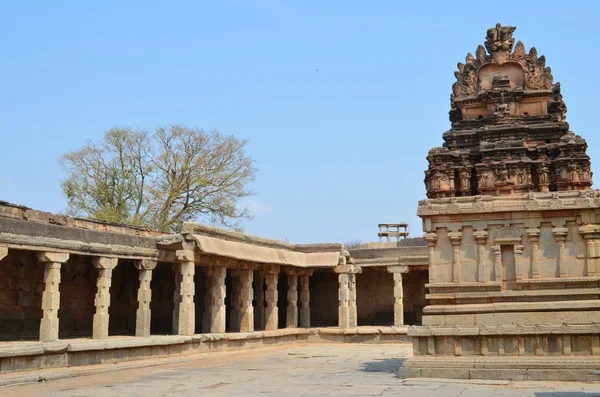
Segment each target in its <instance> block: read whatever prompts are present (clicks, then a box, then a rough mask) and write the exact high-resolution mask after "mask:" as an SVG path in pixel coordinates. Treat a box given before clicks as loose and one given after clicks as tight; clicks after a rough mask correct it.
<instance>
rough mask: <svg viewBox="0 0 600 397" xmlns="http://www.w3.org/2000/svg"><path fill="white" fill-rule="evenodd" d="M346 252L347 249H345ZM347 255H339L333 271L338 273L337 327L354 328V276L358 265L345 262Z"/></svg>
mask: <svg viewBox="0 0 600 397" xmlns="http://www.w3.org/2000/svg"><path fill="white" fill-rule="evenodd" d="M346 252H347V251H346ZM348 256H349V255H342V256H340V261H339V263H340V264H339V265H338V266H336V267H335V268H334V269H333V271H334V272H336V273H338V282H339V287H338V288H339V289H338V300H339V306H338V327H340V328H354V327H356V324H357V318H356V276H355V274H356V273H358V272H359V271H360V267H358V266H354V265H352V264H347V262H348V260H350V261H351V260H352V259H348V258H347V257H348Z"/></svg>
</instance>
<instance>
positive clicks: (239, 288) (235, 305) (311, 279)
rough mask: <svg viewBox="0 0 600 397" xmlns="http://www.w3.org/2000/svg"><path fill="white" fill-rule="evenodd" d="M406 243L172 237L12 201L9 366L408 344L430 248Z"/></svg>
mask: <svg viewBox="0 0 600 397" xmlns="http://www.w3.org/2000/svg"><path fill="white" fill-rule="evenodd" d="M402 242H403V245H402V246H398V247H395V248H391V247H385V246H376V247H371V248H369V249H359V250H356V254H355V255H356V259H355V258H354V257H353V256H352V255H351V253H350V252H349V251H347V250H345V249H344V248H343V246H342V244H312V245H294V244H289V243H287V242H282V241H276V240H269V239H263V238H259V237H255V236H250V235H247V234H243V233H237V232H232V231H227V230H223V229H218V228H214V227H210V226H205V225H200V224H196V223H184V225H183V229H182V231H181V233H180V234H177V235H169V234H162V233H159V232H155V231H152V230H146V229H141V228H134V227H125V226H122V225H116V224H108V223H103V222H98V221H93V220H89V219H77V218H71V217H66V216H62V215H55V214H50V213H46V212H41V211H35V210H32V209H29V208H26V207H22V206H16V205H12V204H8V203H3V202H0V341H1V342H0V373H5V372H10V371H19V370H26V369H40V368H49V367H53V368H54V367H64V366H80V365H89V364H103V363H112V362H117V361H124V360H134V359H139V358H147V357H148V356H165V355H170V354H177V353H182V352H195V351H198V352H202V351H211V350H230V349H243V348H252V347H259V346H264V345H272V344H285V343H293V342H296V341H303V342H378V341H388V342H389V341H406V340H407V336H406V332H407V327H406V326H405V324H408V325H410V324H420V323H421V312H422V308H423V306H424V303H425V284H426V282H427V278H428V276H427V270H426V269H427V247H426V246H425V241H424V240H422V239H404V240H402ZM374 244H376V245H377V243H374ZM398 244H399V245H400V243H398ZM408 244H413V245H415V244H416V245H415V246H409V245H408ZM384 245H385V244H384ZM403 276H404V277H403ZM405 298H406V299H405ZM405 300H406V302H407V304H406V305H405V304H404V302H405ZM405 319H406V321H405Z"/></svg>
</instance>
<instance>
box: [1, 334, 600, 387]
mask: <svg viewBox="0 0 600 397" xmlns="http://www.w3.org/2000/svg"><path fill="white" fill-rule="evenodd" d="M411 354H412V347H411V346H410V345H404V344H402V345H399V344H383V345H382V344H379V345H368V344H363V345H355V344H345V345H317V344H310V345H292V346H285V347H277V348H266V349H256V350H251V351H238V352H227V353H209V354H202V355H195V356H188V357H186V358H184V359H183V360H181V361H179V362H173V363H164V364H159V365H155V366H147V367H142V368H129V369H127V368H123V369H121V370H118V371H114V369H115V368H114V366H115V365H114V364H113V365H112V370H113V372H104V373H97V374H93V375H86V376H78V377H73V378H67V379H59V380H54V381H48V382H40V383H34V384H25V385H16V386H9V387H4V388H0V396H19V397H21V396H65V397H66V396H69V397H83V396H89V397H103V396H111V397H112V396H123V397H129V396H178V397H184V396H284V397H285V396H407V397H408V396H415V397H421V396H423V397H425V396H439V397H442V396H446V397H454V396H460V397H485V396H523V397H524V396H531V397H550V396H569V397H575V396H600V383H559V382H551V383H544V382H488V383H475V382H474V381H471V382H470V381H441V380H435V381H434V380H427V379H409V380H403V379H398V378H397V375H396V374H395V371H396V369H397V368H398V367H399V366H400V364H401V362H402V360H403V358H404V357H408V356H409V355H411ZM129 365H131V364H129ZM99 369H100V370H102V368H99Z"/></svg>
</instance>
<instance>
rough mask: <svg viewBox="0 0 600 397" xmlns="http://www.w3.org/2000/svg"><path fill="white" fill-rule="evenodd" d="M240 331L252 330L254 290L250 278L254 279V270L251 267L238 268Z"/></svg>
mask: <svg viewBox="0 0 600 397" xmlns="http://www.w3.org/2000/svg"><path fill="white" fill-rule="evenodd" d="M239 276H240V301H241V302H240V303H241V306H240V332H252V331H254V307H252V298H254V290H253V289H252V280H253V279H254V270H253V269H252V268H251V267H248V268H244V269H240V270H239Z"/></svg>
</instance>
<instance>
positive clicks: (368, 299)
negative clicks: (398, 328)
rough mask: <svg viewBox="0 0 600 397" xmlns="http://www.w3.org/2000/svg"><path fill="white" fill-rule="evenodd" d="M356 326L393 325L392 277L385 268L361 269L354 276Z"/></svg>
mask: <svg viewBox="0 0 600 397" xmlns="http://www.w3.org/2000/svg"><path fill="white" fill-rule="evenodd" d="M356 312H357V316H358V325H359V326H363V325H381V326H390V325H393V324H394V275H393V274H392V273H389V272H388V271H387V267H363V268H362V273H359V274H357V275H356Z"/></svg>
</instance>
